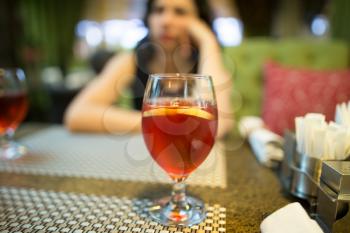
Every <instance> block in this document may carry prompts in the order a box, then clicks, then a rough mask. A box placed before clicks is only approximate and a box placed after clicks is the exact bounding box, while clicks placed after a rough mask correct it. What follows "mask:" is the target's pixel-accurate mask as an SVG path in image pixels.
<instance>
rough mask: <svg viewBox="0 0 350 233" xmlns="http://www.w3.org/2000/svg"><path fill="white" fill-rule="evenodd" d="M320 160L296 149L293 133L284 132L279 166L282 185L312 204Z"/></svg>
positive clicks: (317, 182) (315, 191) (318, 178)
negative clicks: (282, 150)
mask: <svg viewBox="0 0 350 233" xmlns="http://www.w3.org/2000/svg"><path fill="white" fill-rule="evenodd" d="M321 166H322V160H320V159H317V158H313V157H310V156H307V155H305V154H300V153H298V152H297V151H296V141H295V137H294V134H293V133H291V132H287V133H286V134H285V144H284V160H283V161H282V167H281V174H280V177H281V180H282V185H283V186H284V188H285V189H286V190H288V191H289V192H290V193H292V194H293V195H294V196H297V197H299V198H301V199H306V200H308V201H309V202H310V204H312V202H314V200H315V199H316V197H317V189H318V184H319V180H320V176H321Z"/></svg>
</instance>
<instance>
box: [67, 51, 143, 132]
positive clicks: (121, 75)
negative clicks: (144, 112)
mask: <svg viewBox="0 0 350 233" xmlns="http://www.w3.org/2000/svg"><path fill="white" fill-rule="evenodd" d="M134 73H135V59H134V55H133V54H132V53H125V54H121V55H119V56H116V57H114V58H113V59H112V60H111V61H110V62H108V64H107V66H106V68H105V69H104V70H103V72H102V74H101V75H100V76H99V77H97V78H96V79H95V80H93V81H91V82H90V83H89V85H88V86H87V87H86V88H85V89H83V90H82V91H81V92H80V93H79V95H78V96H77V97H76V98H75V99H74V101H73V102H72V103H71V104H70V106H69V107H68V109H67V111H66V113H65V117H64V123H65V125H66V127H67V128H68V129H69V130H72V131H92V132H110V133H113V132H118V133H130V132H139V131H141V113H140V112H139V111H133V110H124V109H121V108H118V107H116V106H113V102H115V101H116V100H117V99H118V97H119V96H120V94H121V91H123V90H124V89H125V88H126V87H127V86H128V85H129V84H130V83H131V81H132V80H133V79H134V76H135V75H134Z"/></svg>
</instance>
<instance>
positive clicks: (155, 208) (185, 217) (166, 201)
mask: <svg viewBox="0 0 350 233" xmlns="http://www.w3.org/2000/svg"><path fill="white" fill-rule="evenodd" d="M148 214H149V215H150V217H151V218H152V219H153V220H154V221H156V222H158V223H160V224H162V225H165V226H192V225H196V224H199V223H201V222H202V221H203V220H204V219H205V217H206V212H205V208H204V204H203V202H202V201H200V200H198V199H196V198H193V197H187V198H186V205H183V206H181V207H179V206H175V205H174V204H173V203H172V202H170V197H166V198H162V199H160V200H157V201H156V202H154V203H153V205H152V206H150V207H149V209H148Z"/></svg>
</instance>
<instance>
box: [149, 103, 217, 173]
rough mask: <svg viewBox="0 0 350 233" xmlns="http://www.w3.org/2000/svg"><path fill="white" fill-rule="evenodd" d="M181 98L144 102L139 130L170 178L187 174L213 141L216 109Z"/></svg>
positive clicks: (205, 153)
mask: <svg viewBox="0 0 350 233" xmlns="http://www.w3.org/2000/svg"><path fill="white" fill-rule="evenodd" d="M202 106H203V107H199V106H197V105H194V104H192V103H191V102H187V101H182V102H179V103H177V104H176V106H173V105H171V104H169V103H166V102H165V103H161V104H156V105H149V104H144V107H143V115H142V116H143V117H142V132H143V137H144V140H145V143H146V146H147V148H148V150H149V151H150V154H151V155H152V157H153V159H154V160H155V161H156V162H157V163H158V164H159V166H160V167H162V168H163V169H164V170H165V171H166V172H167V173H168V174H169V175H170V176H171V177H172V178H173V179H182V178H184V177H187V176H188V175H189V174H190V173H191V172H192V171H193V170H195V169H196V168H197V167H198V166H199V165H200V164H201V163H202V162H203V161H204V160H205V159H206V157H207V156H208V154H209V152H210V150H211V148H212V147H213V144H214V142H215V135H216V130H217V109H216V106H215V105H212V104H210V103H209V102H208V103H203V104H202Z"/></svg>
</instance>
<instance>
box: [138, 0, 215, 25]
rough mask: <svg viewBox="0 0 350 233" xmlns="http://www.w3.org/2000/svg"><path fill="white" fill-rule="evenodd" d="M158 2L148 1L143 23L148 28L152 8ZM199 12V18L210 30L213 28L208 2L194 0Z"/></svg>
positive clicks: (205, 0)
mask: <svg viewBox="0 0 350 233" xmlns="http://www.w3.org/2000/svg"><path fill="white" fill-rule="evenodd" d="M155 1H156V0H148V1H147V6H146V12H145V16H144V18H143V23H144V24H145V25H146V26H147V27H148V18H149V16H150V14H151V13H152V8H153V5H154V2H155ZM192 1H193V3H194V5H195V6H196V8H197V10H198V15H199V18H200V19H202V20H203V21H204V22H205V23H206V24H207V25H208V26H209V27H210V28H212V23H213V17H212V13H211V9H210V6H209V3H208V1H207V0H192Z"/></svg>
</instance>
